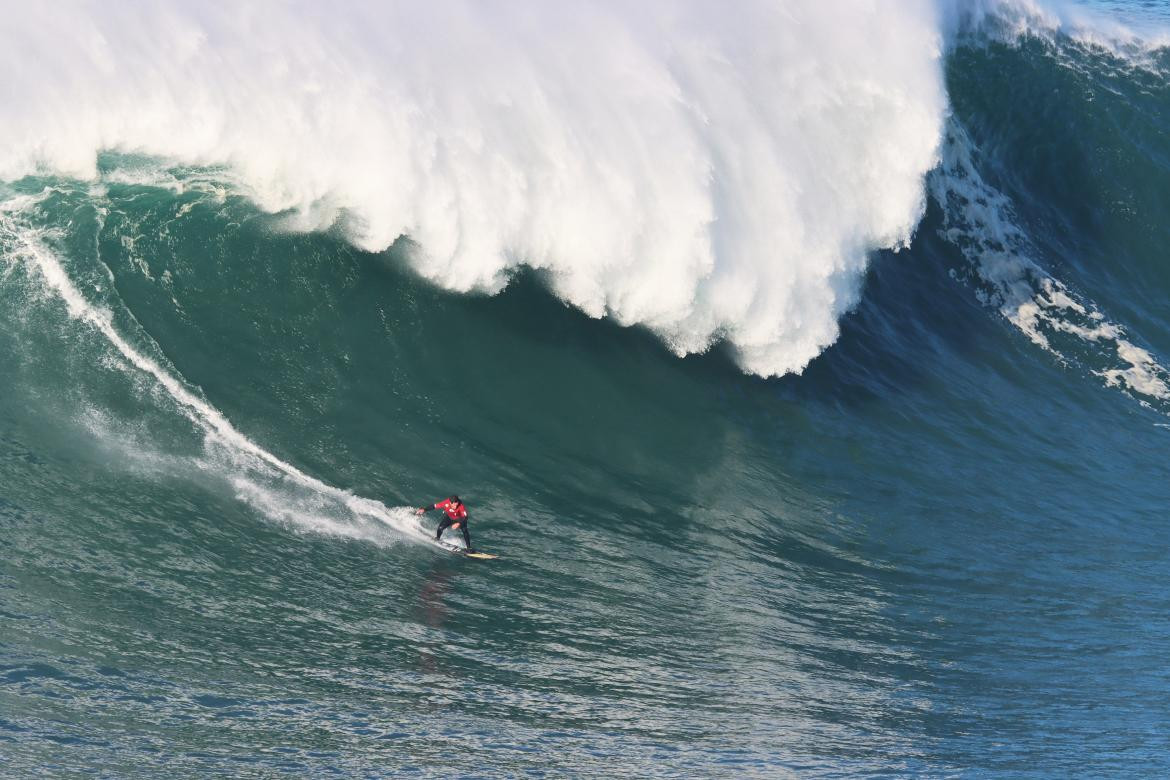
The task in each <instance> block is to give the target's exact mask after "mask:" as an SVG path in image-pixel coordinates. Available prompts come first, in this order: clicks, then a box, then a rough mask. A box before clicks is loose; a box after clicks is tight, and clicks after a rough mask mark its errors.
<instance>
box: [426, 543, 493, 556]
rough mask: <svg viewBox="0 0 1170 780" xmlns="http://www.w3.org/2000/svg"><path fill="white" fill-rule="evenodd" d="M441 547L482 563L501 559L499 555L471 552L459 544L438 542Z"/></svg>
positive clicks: (477, 551)
mask: <svg viewBox="0 0 1170 780" xmlns="http://www.w3.org/2000/svg"><path fill="white" fill-rule="evenodd" d="M436 544H437V545H438V546H439V547H442V548H443V549H444V550H446V551H448V552H453V553H455V554H456V555H462V556H463V557H464V558H478V559H479V560H481V561H491V560H495V559H496V558H499V557H500V556H498V555H492V554H491V553H485V552H480V551H479V550H469V549H467V548H466V547H460V546H459V545H457V544H447V543H446V542H436Z"/></svg>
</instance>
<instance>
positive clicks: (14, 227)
mask: <svg viewBox="0 0 1170 780" xmlns="http://www.w3.org/2000/svg"><path fill="white" fill-rule="evenodd" d="M48 192H49V191H48V190H46V191H45V192H44V193H42V194H41V196H39V197H38V196H21V197H15V198H11V199H9V200H7V201H3V202H0V217H3V220H2V222H0V235H2V236H3V237H4V238H5V239H6V242H5V243H6V244H7V245H6V246H5V250H6V254H7V256H8V259H9V262H14V261H23V262H25V263H27V264H28V266H29V267H30V268H31V269H32V270H33V271H35V272H36V274H37V275H39V277H40V278H41V280H42V281H43V282H44V286H45V289H46V290H48V291H49V292H51V293H52V294H53V295H55V296H57V297H58V298H59V299H60V300H61V301H62V302H63V303H64V304H65V306H66V309H67V311H68V313H69V316H70V317H71V318H72V319H74V320H77V321H79V322H82V323H84V324H86V325H88V326H90V327H92V328H93V329H94V330H96V331H97V332H98V333H100V334H101V335H102V336H103V337H104V338H105V340H106V342H108V344H109V346H110V347H111V354H112V356H115V357H116V358H118V359H119V360H121V361H125V363H126V364H127V365H128V366H129V367H130V368H131V369H133V370H134V371H136V372H137V375H138V377H140V378H143V379H148V381H149V382H152V383H154V386H155V387H156V388H157V389H159V390H161V391H162V392H163V393H164V394H165V396H166V397H168V398H169V399H171V401H173V402H174V405H175V408H177V409H178V410H180V411H181V412H182V413H183V414H184V415H185V416H186V417H187V419H189V420H190V421H191V422H192V423H193V424H194V425H195V426H196V427H197V428H198V429H200V430H202V431H203V432H204V434H205V438H204V457H203V458H201V459H199V460H198V461H197V462H196V463H195V465H196V466H197V467H198V468H202V469H206V470H208V471H211V472H213V473H215V474H216V475H218V476H219V477H220V478H222V479H225V480H227V481H228V482H229V483H230V484H231V485H232V486H233V488H234V490H235V492H236V495H237V496H238V497H239V498H240V499H241V500H243V501H245V502H247V503H248V504H250V505H252V506H253V507H255V508H257V509H259V510H261V511H262V512H263V513H265V514H266V515H268V516H269V517H271V518H273V519H276V520H278V521H281V522H284V523H287V524H289V525H291V526H293V527H296V528H299V529H302V530H311V531H316V532H319V533H329V534H333V535H340V536H348V537H353V538H362V539H368V540H370V541H375V542H381V543H386V542H389V541H394V540H402V539H413V540H416V541H421V540H423V539H424V538H425V537H424V536H423V534H422V533H421V531H420V528H419V525H418V523H417V522H415V521H414V518H413V516H412V514H411V508H410V507H388V506H386V505H385V504H383V503H381V502H379V501H375V500H373V499H369V498H363V497H361V496H357V495H354V494H353V493H351V492H349V491H345V490H341V489H339V488H336V487H333V486H332V485H328V484H326V483H324V482H322V481H321V480H319V479H316V478H315V477H312V476H310V475H308V474H306V473H304V472H303V471H301V470H300V469H298V468H297V467H295V466H293V465H292V464H290V463H288V462H286V461H284V460H281V459H280V458H278V457H277V456H276V455H273V454H272V453H271V452H269V451H267V450H265V449H264V448H262V447H260V446H259V445H257V444H255V443H254V442H253V441H252V440H250V439H249V438H247V437H246V436H244V435H243V434H242V433H240V432H239V431H238V430H236V428H235V427H234V426H233V425H232V424H231V423H230V422H229V421H228V420H227V418H225V417H224V416H223V415H222V414H221V413H220V412H219V410H217V409H215V408H214V407H213V406H211V404H209V403H207V401H205V400H204V399H203V398H202V397H200V395H199V394H198V393H197V391H196V390H194V389H190V388H188V387H187V386H185V384H184V383H183V382H182V381H181V380H179V379H178V378H176V376H175V375H174V374H172V373H171V371H170V370H168V369H167V368H164V367H163V366H162V365H161V364H160V363H159V362H158V360H155V359H152V358H151V357H148V356H147V355H145V354H143V352H142V351H141V350H139V349H137V348H135V347H134V346H133V345H132V344H130V342H129V341H127V340H126V339H125V338H124V337H123V336H122V334H121V333H119V332H118V330H117V329H116V328H115V327H114V324H113V321H114V317H113V314H112V313H111V312H110V311H109V310H107V309H104V308H101V307H99V306H97V305H95V304H92V303H90V302H89V301H88V300H87V299H86V298H85V296H84V295H83V294H82V293H81V291H80V290H79V289H78V288H77V286H76V285H75V284H74V283H73V281H72V280H71V279H70V278H69V276H68V274H67V273H66V272H65V269H64V268H63V267H62V265H61V262H60V260H59V259H58V257H57V256H56V254H55V252H54V251H53V249H52V248H51V247H50V246H49V244H48V243H47V241H46V240H45V238H46V234H45V232H44V231H42V230H37V229H34V228H32V227H30V226H28V225H27V224H22V223H21V220H20V215H21V213H22V212H24V211H25V210H27V209H29V208H32V207H35V205H36V204H37V202H38V201H39V199H40V198H41V197H44V196H45V195H47V194H48ZM84 422H85V424H86V425H87V427H89V428H90V429H91V430H93V431H95V432H100V431H101V430H102V429H103V427H108V423H107V422H106V421H105V420H104V419H103V417H102V416H101V415H100V414H97V413H95V412H93V411H90V412H87V413H86V414H85V415H84ZM125 435H126V434H125V432H123V434H122V435H121V436H119V437H115V438H114V439H113V440H112V441H114V443H115V444H120V445H123V446H124V445H125V439H124V437H125ZM134 461H135V463H136V464H137V465H139V466H141V465H142V464H150V465H151V466H152V467H154V468H160V467H163V466H166V465H170V466H173V465H174V464H175V463H176V461H175V459H174V458H172V457H169V456H164V455H162V454H151V453H145V454H139V455H138V456H136V457H135V458H134ZM388 530H393V532H394V533H393V534H389V533H387V531H388Z"/></svg>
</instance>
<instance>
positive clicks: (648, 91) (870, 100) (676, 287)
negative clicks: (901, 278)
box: [0, 0, 945, 375]
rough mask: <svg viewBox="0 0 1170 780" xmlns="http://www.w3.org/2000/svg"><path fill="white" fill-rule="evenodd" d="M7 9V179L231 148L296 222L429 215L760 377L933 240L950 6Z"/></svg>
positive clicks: (682, 345)
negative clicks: (927, 234) (110, 155)
mask: <svg viewBox="0 0 1170 780" xmlns="http://www.w3.org/2000/svg"><path fill="white" fill-rule="evenodd" d="M8 17H9V18H8V19H7V23H6V25H5V28H4V30H3V31H2V32H0V51H3V52H5V53H4V54H0V63H2V64H4V65H6V66H7V67H4V68H2V69H0V73H4V74H7V75H4V76H0V86H2V87H3V89H4V90H5V92H6V93H7V94H9V96H10V97H11V98H12V99H9V100H6V101H4V104H3V107H0V178H9V179H11V178H16V177H19V176H22V175H25V174H28V173H31V172H35V171H49V172H54V173H61V174H67V175H72V176H80V177H93V176H95V175H96V168H95V160H96V158H97V155H98V153H99V152H101V151H102V150H117V151H122V152H134V153H144V154H148V155H154V156H157V157H161V158H164V159H168V160H176V161H180V162H183V163H191V164H201V165H218V164H222V165H226V166H227V167H228V169H229V170H230V171H231V177H232V178H233V180H235V182H236V185H237V187H238V188H239V189H240V190H241V191H243V192H244V193H246V194H247V195H248V196H249V197H251V198H252V199H253V200H255V202H256V203H257V204H259V205H260V206H261V207H262V208H264V209H266V210H268V211H272V212H287V213H288V217H289V219H288V221H287V224H288V225H289V226H290V227H296V228H301V229H318V228H323V227H327V226H329V225H332V224H334V223H336V222H337V221H338V220H340V221H341V222H342V223H343V224H344V226H345V229H346V231H347V233H348V234H349V236H350V237H351V239H352V240H353V241H354V242H355V243H356V244H358V245H360V246H361V247H363V248H366V249H371V250H379V249H383V248H385V247H387V246H389V245H390V244H391V243H393V242H394V241H395V240H397V239H398V238H399V237H401V236H409V237H410V238H411V239H412V240H413V242H414V243H415V244H416V245H417V246H418V247H419V251H417V252H415V253H413V256H412V259H411V262H412V263H413V265H414V268H415V269H416V270H417V271H418V272H419V273H420V274H422V275H423V276H425V277H426V278H428V279H430V280H432V281H433V282H435V283H437V284H439V285H442V286H443V287H445V288H448V289H451V290H455V291H470V290H479V291H487V292H494V291H497V290H499V289H500V288H502V287H503V286H504V285H505V284H506V283H507V281H508V279H509V277H510V275H511V274H512V273H514V271H515V270H516V269H517V268H519V267H521V266H529V267H532V268H537V269H540V270H541V271H542V272H543V273H544V275H545V276H546V278H547V280H548V284H549V285H550V287H551V288H552V289H553V291H554V292H555V293H556V294H557V295H558V296H560V297H561V298H562V299H563V300H565V301H567V302H569V303H571V304H572V305H574V306H576V307H578V308H580V309H581V310H583V311H585V312H587V313H588V314H590V315H592V316H597V317H600V316H610V317H613V318H614V319H615V320H617V321H618V322H621V323H623V324H626V325H642V326H646V327H648V328H650V329H652V330H653V331H654V332H656V333H657V334H659V335H660V336H661V337H662V339H663V340H664V341H665V342H666V344H667V345H668V346H669V347H670V348H671V349H672V350H674V351H675V352H676V353H678V354H680V355H681V354H687V353H691V352H698V351H702V350H704V349H706V348H707V347H709V346H710V345H711V344H712V343H713V342H714V341H716V340H719V339H726V340H727V341H729V342H730V344H731V345H732V346H733V347H734V348H735V350H736V351H737V352H738V354H739V359H740V362H741V363H742V365H743V367H744V368H746V369H747V370H749V371H752V372H755V373H758V374H761V375H772V374H781V373H785V372H790V371H800V370H801V369H802V368H803V367H804V366H805V365H806V364H807V363H808V361H809V360H811V359H812V358H813V357H815V356H816V355H817V354H818V353H819V352H820V351H821V350H822V349H823V348H824V347H825V346H827V345H828V344H830V343H832V342H833V341H834V340H835V339H836V337H837V318H838V317H839V316H840V315H841V314H842V313H843V312H844V311H845V310H847V309H848V308H849V307H850V306H851V305H852V304H853V303H854V302H855V301H856V299H857V294H858V288H859V284H860V279H861V276H862V274H863V272H864V269H865V266H866V253H867V252H868V251H870V250H872V249H874V248H878V247H898V246H901V245H904V244H905V243H906V242H907V241H908V240H909V238H910V235H911V233H912V231H913V229H914V226H915V225H916V223H917V221H918V219H919V218H920V216H921V213H922V211H923V204H924V196H923V186H922V179H923V176H924V175H925V174H926V172H927V171H928V170H929V169H930V168H931V167H932V165H933V164H934V162H935V158H936V150H937V147H938V144H939V140H940V136H941V125H942V117H943V113H944V110H945V96H944V91H943V86H942V76H941V62H940V56H941V54H940V49H941V43H940V39H939V20H938V13H937V9H936V8H935V7H934V6H933V5H932V4H931V3H930V2H928V0H910V1H909V2H905V3H899V4H898V7H897V11H896V13H890V12H889V9H888V8H881V7H878V6H873V5H869V6H866V5H858V4H855V3H849V2H845V0H835V1H833V2H827V3H820V4H816V5H815V6H814V5H813V4H809V3H802V2H789V3H779V4H772V3H762V2H760V3H755V2H749V3H740V4H737V5H736V8H735V11H734V13H731V12H728V11H727V9H720V8H716V7H714V6H711V5H709V4H706V3H701V2H683V3H677V2H675V3H665V2H650V3H640V4H637V6H636V7H634V6H629V5H628V4H622V3H617V2H606V1H603V2H597V3H591V4H565V5H556V4H547V3H535V2H533V3H517V4H505V5H492V6H490V7H489V6H484V5H482V4H478V3H470V2H458V1H457V0H452V1H451V2H443V3H432V4H427V5H426V6H425V7H424V6H411V5H389V6H385V5H369V6H365V5H360V4H359V5H344V6H338V7H332V8H330V9H329V11H328V12H324V11H322V10H321V8H320V6H318V5H315V4H307V3H282V4H261V5H258V6H250V7H248V8H236V7H234V6H230V5H228V6H214V5H213V6H190V5H183V4H178V3H171V4H161V5H155V6H151V7H149V8H145V9H142V8H134V9H127V8H117V7H112V8H102V9H101V11H100V13H99V12H98V10H97V9H96V7H94V6H90V5H87V4H83V3H66V4H65V5H60V4H53V5H51V6H46V5H33V6H31V7H24V8H20V9H13V10H12V11H10V13H9V14H8ZM32 61H36V62H38V63H40V66H39V67H38V68H37V69H36V70H35V71H34V72H32V75H31V77H30V75H29V73H30V71H29V69H28V68H27V67H20V66H21V65H22V64H23V63H27V62H32ZM18 74H19V75H18Z"/></svg>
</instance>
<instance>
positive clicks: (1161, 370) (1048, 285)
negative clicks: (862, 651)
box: [929, 121, 1170, 411]
mask: <svg viewBox="0 0 1170 780" xmlns="http://www.w3.org/2000/svg"><path fill="white" fill-rule="evenodd" d="M977 155H978V150H977V149H976V147H975V145H974V144H973V143H972V141H971V139H970V138H969V137H968V136H967V133H966V131H964V130H963V128H962V127H961V126H960V125H959V124H958V123H957V122H953V121H952V122H950V123H948V128H947V136H946V141H945V143H944V145H943V161H942V164H941V165H940V166H939V167H938V169H937V170H935V171H934V172H933V173H932V174H931V176H930V178H929V183H930V189H931V192H932V194H933V196H934V198H935V200H937V201H938V203H939V205H940V206H941V207H942V209H943V215H944V222H943V227H942V231H941V232H942V234H943V236H944V238H946V239H947V241H949V242H950V243H952V244H954V245H955V246H957V247H959V249H960V250H961V251H962V252H963V255H964V256H965V257H966V258H967V260H968V262H969V264H970V265H969V273H970V274H971V276H970V280H971V281H972V282H974V283H975V285H976V288H977V290H978V293H979V295H980V297H981V299H982V300H983V301H984V303H987V304H989V305H992V306H995V307H996V308H998V309H999V311H1000V313H1001V314H1003V316H1004V317H1005V318H1006V319H1007V320H1008V322H1010V323H1011V324H1012V325H1014V326H1015V327H1016V328H1018V329H1019V330H1020V332H1022V333H1023V334H1024V335H1025V336H1027V337H1028V339H1029V340H1030V341H1031V342H1032V343H1034V344H1036V345H1037V346H1039V347H1041V348H1042V349H1044V350H1046V351H1048V352H1050V353H1051V354H1053V355H1055V356H1057V357H1058V358H1060V359H1061V360H1062V361H1064V362H1069V363H1075V364H1078V365H1084V366H1086V367H1087V368H1088V369H1089V370H1090V371H1092V373H1094V374H1096V375H1097V376H1099V377H1101V378H1102V379H1104V380H1105V384H1106V385H1108V386H1110V387H1119V388H1121V389H1123V390H1125V391H1127V392H1129V393H1130V394H1132V395H1133V396H1135V397H1136V398H1137V399H1138V400H1139V401H1141V402H1142V403H1143V404H1146V405H1148V406H1149V405H1153V404H1155V403H1156V404H1159V405H1160V406H1161V408H1162V410H1163V411H1168V410H1170V370H1168V369H1167V368H1166V367H1165V366H1163V365H1162V364H1161V363H1159V362H1158V361H1157V359H1156V358H1155V357H1154V356H1153V355H1151V354H1150V353H1149V352H1148V351H1147V350H1145V349H1142V348H1141V347H1139V346H1137V345H1136V344H1134V343H1133V342H1132V341H1131V340H1130V338H1129V336H1128V334H1127V333H1126V330H1125V328H1123V327H1122V326H1121V325H1119V324H1117V323H1113V322H1110V321H1109V320H1108V319H1107V318H1106V317H1105V315H1104V314H1103V313H1102V312H1101V311H1100V310H1099V309H1098V308H1097V307H1096V306H1095V305H1094V304H1093V303H1091V302H1089V301H1085V300H1083V299H1081V298H1080V297H1079V296H1077V295H1076V294H1075V293H1074V292H1073V291H1072V290H1070V289H1069V288H1068V287H1067V286H1066V285H1064V284H1063V283H1061V282H1060V281H1059V280H1057V279H1055V278H1053V277H1052V276H1051V275H1050V274H1048V273H1047V272H1046V271H1044V270H1043V269H1042V268H1041V267H1040V266H1039V264H1038V263H1037V262H1036V261H1035V260H1033V259H1032V258H1033V256H1035V255H1036V249H1035V247H1033V246H1032V244H1031V242H1030V241H1029V240H1028V238H1027V236H1026V235H1025V234H1024V232H1023V231H1022V230H1021V229H1020V227H1019V225H1018V224H1017V222H1016V220H1015V217H1014V214H1013V210H1012V206H1011V202H1010V201H1009V200H1008V198H1007V196H1005V195H1004V194H1003V193H1001V192H999V191H997V190H996V189H995V188H993V187H991V186H990V185H989V184H987V183H986V182H985V181H984V180H983V178H982V177H981V176H980V175H979V171H978V166H977V164H976V159H977Z"/></svg>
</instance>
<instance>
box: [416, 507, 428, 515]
mask: <svg viewBox="0 0 1170 780" xmlns="http://www.w3.org/2000/svg"><path fill="white" fill-rule="evenodd" d="M426 512H427V508H426V507H425V506H420V507H419V508H418V509H416V510H414V513H415V514H416V515H424V514H426Z"/></svg>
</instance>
